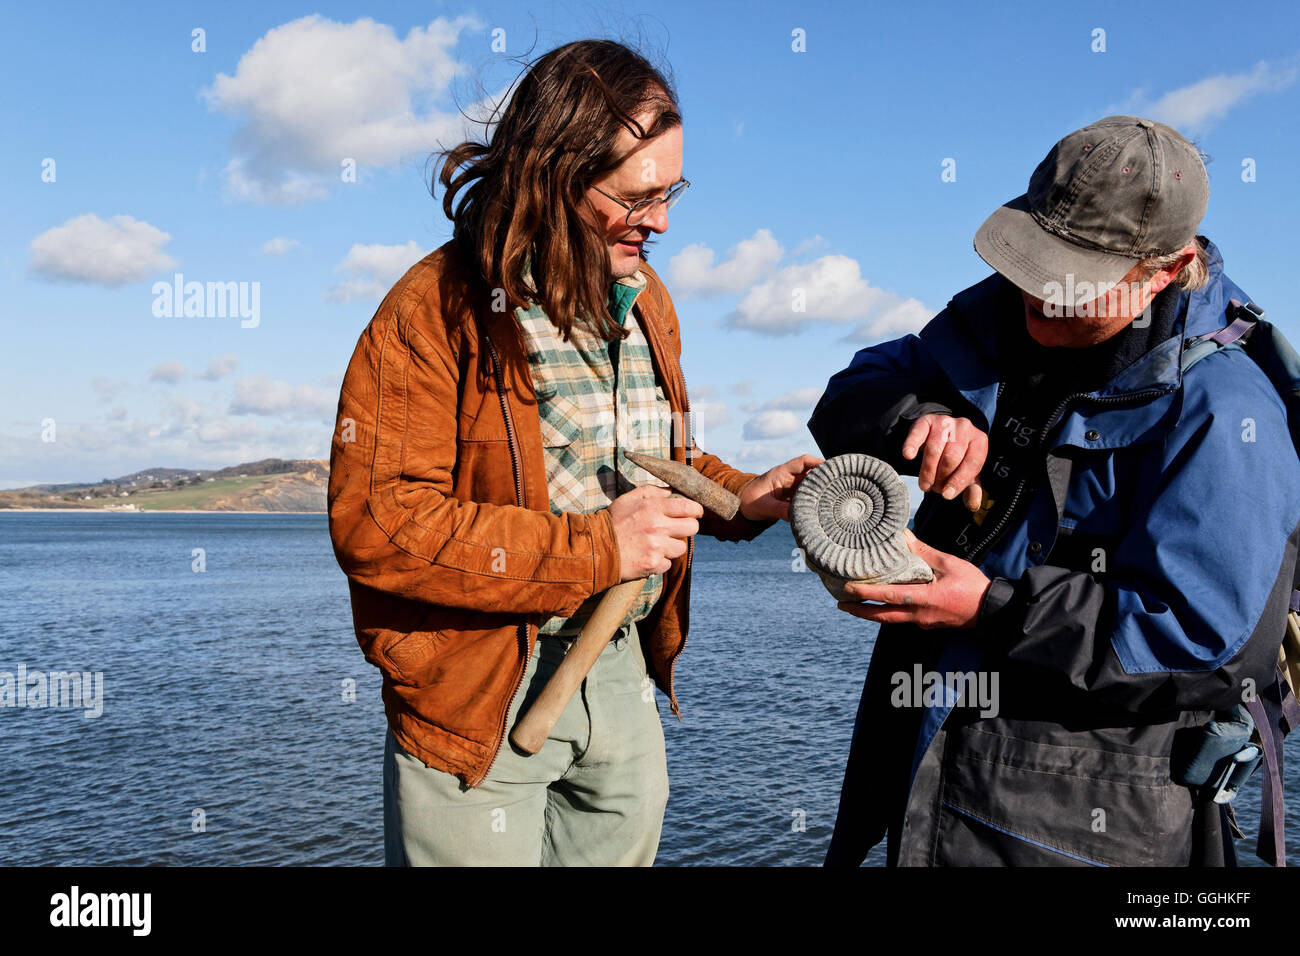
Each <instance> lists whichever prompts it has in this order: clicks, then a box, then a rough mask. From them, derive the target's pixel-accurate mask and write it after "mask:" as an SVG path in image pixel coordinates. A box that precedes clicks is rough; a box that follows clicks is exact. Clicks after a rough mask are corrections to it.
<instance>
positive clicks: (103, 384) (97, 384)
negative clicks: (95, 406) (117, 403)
mask: <svg viewBox="0 0 1300 956" xmlns="http://www.w3.org/2000/svg"><path fill="white" fill-rule="evenodd" d="M90 388H91V391H93V392H94V393H95V394H96V395H98V396H99V400H100V401H101V402H111V401H112V400H113V399H114V398H116V397H117V396H118V395H119V394H121V393H122V392H123V391H125V390H126V389H128V388H130V385H129V384H128V383H127V382H123V381H121V380H119V379H114V378H109V377H108V376H106V375H96V376H95V377H94V378H92V379H91V380H90Z"/></svg>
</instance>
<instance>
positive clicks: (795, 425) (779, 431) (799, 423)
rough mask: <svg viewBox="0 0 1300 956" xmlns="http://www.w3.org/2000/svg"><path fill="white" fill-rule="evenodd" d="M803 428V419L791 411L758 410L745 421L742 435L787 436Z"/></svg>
mask: <svg viewBox="0 0 1300 956" xmlns="http://www.w3.org/2000/svg"><path fill="white" fill-rule="evenodd" d="M801 428H803V419H802V418H800V417H799V416H798V415H796V414H795V413H794V412H791V411H784V410H779V411H767V412H759V413H758V414H757V415H755V416H754V417H753V418H751V419H750V420H749V421H747V422H745V429H744V432H743V434H744V437H745V438H749V439H751V440H752V439H758V440H760V441H762V440H765V439H768V438H788V437H789V436H790V435H793V434H794V433H795V432H797V431H799V430H800V429H801Z"/></svg>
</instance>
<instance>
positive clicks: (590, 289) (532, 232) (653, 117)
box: [436, 40, 682, 341]
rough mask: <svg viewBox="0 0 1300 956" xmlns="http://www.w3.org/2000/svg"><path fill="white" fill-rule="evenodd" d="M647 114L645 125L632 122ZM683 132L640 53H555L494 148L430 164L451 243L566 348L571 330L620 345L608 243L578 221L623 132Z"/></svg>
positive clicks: (531, 80)
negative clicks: (539, 314)
mask: <svg viewBox="0 0 1300 956" xmlns="http://www.w3.org/2000/svg"><path fill="white" fill-rule="evenodd" d="M643 113H645V114H648V116H649V118H650V123H649V125H648V126H642V125H641V123H639V122H637V120H636V119H635V118H634V117H638V116H641V114H643ZM681 122H682V118H681V114H680V113H679V111H678V105H677V95H676V93H675V91H674V90H673V88H672V84H671V82H670V81H669V80H668V79H667V78H665V76H664V75H663V73H661V72H660V71H659V70H657V69H656V68H655V67H653V66H651V64H650V63H649V61H648V60H646V58H645V57H643V56H642V55H641V54H639V53H637V52H635V51H633V50H631V49H629V48H628V47H626V46H624V45H623V44H621V43H615V42H613V41H610V40H579V41H577V42H574V43H567V44H565V45H564V46H561V47H557V48H556V49H554V50H552V51H550V52H549V53H547V54H545V55H544V56H542V57H541V58H539V59H538V60H537V61H536V62H534V63H533V64H532V65H531V66H529V67H528V68H527V69H526V70H525V72H524V74H523V75H522V77H521V78H520V79H519V82H518V86H517V87H516V89H515V91H514V94H513V95H512V96H511V97H510V102H509V104H508V105H507V106H506V107H505V109H504V110H503V111H502V112H501V114H500V118H499V119H498V120H497V123H496V128H495V129H494V130H493V131H492V135H491V139H490V142H488V143H479V142H474V141H472V140H471V141H467V142H464V143H461V144H460V145H459V146H456V147H454V148H452V149H449V150H445V151H443V152H441V153H438V154H436V157H437V158H439V159H441V163H442V165H441V170H440V172H439V174H438V181H439V182H441V183H442V185H443V188H444V190H445V192H444V193H443V197H442V208H443V212H445V213H446V214H447V218H448V219H450V220H452V222H453V223H454V224H455V225H454V230H453V236H454V238H455V240H456V242H457V243H458V244H459V245H460V247H461V249H462V251H463V252H464V253H465V255H466V256H468V257H469V259H470V261H471V262H475V263H477V265H478V269H479V272H480V274H481V275H482V277H483V279H484V280H485V281H486V282H487V283H488V284H489V285H490V286H492V287H494V288H499V289H502V290H504V292H505V298H506V301H507V302H509V303H510V305H511V306H517V305H524V304H526V303H527V301H528V300H530V299H531V300H533V301H535V302H537V303H538V304H539V305H540V306H541V307H542V309H543V310H544V311H545V312H546V314H547V316H548V317H549V318H550V319H551V321H552V322H553V323H555V325H556V326H557V327H558V328H559V330H560V333H561V334H562V335H563V337H564V338H565V339H568V337H569V331H570V329H572V327H573V324H574V322H575V321H577V322H581V323H583V324H584V325H586V326H587V327H588V328H589V329H590V330H591V331H592V332H594V333H595V334H597V335H599V336H600V337H601V338H603V339H605V340H606V341H612V340H614V339H617V338H622V337H623V336H624V335H626V334H627V332H626V330H624V329H623V328H622V327H621V326H620V325H618V323H616V322H615V321H614V319H613V318H612V317H611V316H610V314H609V310H608V307H607V301H608V295H609V285H610V281H611V280H610V274H609V251H608V248H607V246H606V240H605V237H604V235H603V234H602V233H601V231H600V230H599V229H597V228H596V227H595V226H593V225H592V224H591V223H590V222H589V221H588V220H586V219H585V218H583V216H582V214H581V210H582V209H583V208H584V207H588V208H589V205H588V201H587V198H586V191H587V189H588V187H589V186H590V185H591V183H592V182H593V181H594V180H596V179H598V178H599V177H600V176H601V175H603V174H605V173H607V172H609V171H610V170H612V169H614V168H615V167H617V166H618V164H619V163H620V162H621V161H622V160H623V158H624V157H623V156H622V155H618V154H616V152H615V145H616V143H617V139H618V133H619V130H620V129H626V130H627V131H628V132H630V133H631V134H632V135H633V136H635V137H636V138H637V139H641V140H644V139H653V138H654V137H656V136H658V135H660V134H661V133H663V132H665V131H666V130H669V129H672V128H673V127H676V126H680V125H681ZM458 196H459V201H457V197H458ZM525 260H528V265H529V272H530V274H531V276H532V280H533V284H534V286H535V287H536V292H533V291H531V290H529V289H528V288H527V287H526V286H525V285H524V281H523V269H524V263H525Z"/></svg>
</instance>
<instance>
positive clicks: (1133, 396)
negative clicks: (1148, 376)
mask: <svg viewBox="0 0 1300 956" xmlns="http://www.w3.org/2000/svg"><path fill="white" fill-rule="evenodd" d="M1005 388H1006V383H1005V382H999V383H998V394H997V398H998V399H1000V398H1002V392H1003V390H1004V389H1005ZM1165 391H1166V390H1165V389H1163V388H1148V389H1143V390H1142V391H1140V392H1130V393H1129V394H1127V395H1111V396H1108V397H1104V398H1101V397H1098V398H1089V397H1088V393H1087V392H1075V393H1074V394H1073V395H1067V396H1066V397H1065V398H1064V399H1062V400H1061V403H1060V404H1059V405H1057V406H1056V409H1055V410H1054V411H1053V412H1052V414H1051V417H1049V418H1048V420H1047V424H1045V425H1044V426H1043V431H1042V434H1041V436H1040V437H1039V439H1038V447H1039V448H1042V447H1043V445H1045V444H1046V443H1047V435H1048V433H1049V432H1051V430H1052V429H1053V428H1054V427H1056V421H1057V419H1058V418H1059V417H1060V416H1061V414H1062V413H1063V412H1064V411H1065V409H1066V408H1067V407H1069V404H1070V403H1071V402H1073V401H1074V400H1075V399H1079V398H1082V399H1085V400H1087V401H1089V402H1091V403H1092V404H1094V405H1125V404H1130V403H1133V402H1134V401H1135V400H1140V399H1144V398H1147V397H1148V396H1150V397H1154V396H1156V395H1162V394H1164V393H1165ZM995 403H996V399H995ZM993 414H994V416H995V417H996V415H997V409H996V407H995V408H994V412H993ZM1028 483H1029V479H1028V477H1022V478H1021V479H1020V481H1018V482H1017V483H1016V490H1015V491H1014V492H1012V494H1011V502H1010V503H1009V504H1008V505H1007V510H1006V511H1004V512H1003V513H1002V517H1001V518H999V519H998V522H997V524H996V525H994V527H993V530H992V531H990V532H989V533H988V534H987V535H985V537H984V539H983V540H982V541H980V543H979V544H978V545H976V546H975V547H974V548H973V549H972V550H971V551H970V553H969V555H968V556H967V558H966V560H967V561H969V562H970V563H971V564H975V563H976V562H977V561H978V559H979V558H980V557H981V555H982V553H983V551H984V550H985V549H986V548H988V547H990V546H991V545H992V544H993V542H994V541H996V540H997V538H998V536H999V535H1000V534H1002V532H1003V530H1004V529H1005V528H1006V526H1007V525H1008V524H1009V523H1010V522H1011V519H1012V517H1014V515H1015V513H1016V506H1017V505H1018V504H1019V503H1020V498H1021V496H1022V495H1023V494H1024V491H1025V488H1026V486H1027V485H1028Z"/></svg>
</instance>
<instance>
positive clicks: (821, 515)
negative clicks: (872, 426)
mask: <svg viewBox="0 0 1300 956" xmlns="http://www.w3.org/2000/svg"><path fill="white" fill-rule="evenodd" d="M909 514H910V509H909V507H908V495H907V486H906V485H905V484H903V481H902V479H901V478H899V477H898V473H897V472H896V471H894V469H893V468H891V467H890V466H889V465H888V464H887V463H885V462H883V461H881V460H880V459H879V458H873V457H871V456H870V455H861V454H850V455H838V456H836V457H835V458H831V459H829V460H827V461H825V462H823V463H822V464H820V465H818V466H817V467H816V468H814V469H813V470H812V471H811V472H809V473H808V474H807V475H805V476H804V479H803V481H802V482H800V484H799V487H798V488H797V489H796V490H795V493H794V498H793V499H792V500H791V502H790V527H791V530H792V531H793V532H794V538H795V543H796V544H797V545H798V546H799V547H800V548H801V549H802V551H803V554H804V560H805V561H806V562H807V564H808V566H809V567H811V568H812V569H813V570H814V571H816V572H817V574H818V575H819V576H820V577H821V579H822V582H823V583H824V584H825V585H826V588H827V590H829V591H830V592H831V594H833V595H835V597H836V598H837V599H839V600H854V598H852V596H850V595H846V594H845V593H844V590H843V588H844V585H845V584H847V583H848V582H850V581H854V582H864V583H871V584H901V583H919V582H925V581H930V580H933V578H934V572H932V571H931V570H930V567H929V566H928V565H927V564H926V563H925V562H924V561H922V560H921V559H920V558H919V557H918V556H917V555H915V554H913V553H912V550H911V549H910V548H909V547H908V546H907V539H906V538H905V537H904V534H903V532H904V530H905V529H906V528H907V521H908V517H909Z"/></svg>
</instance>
